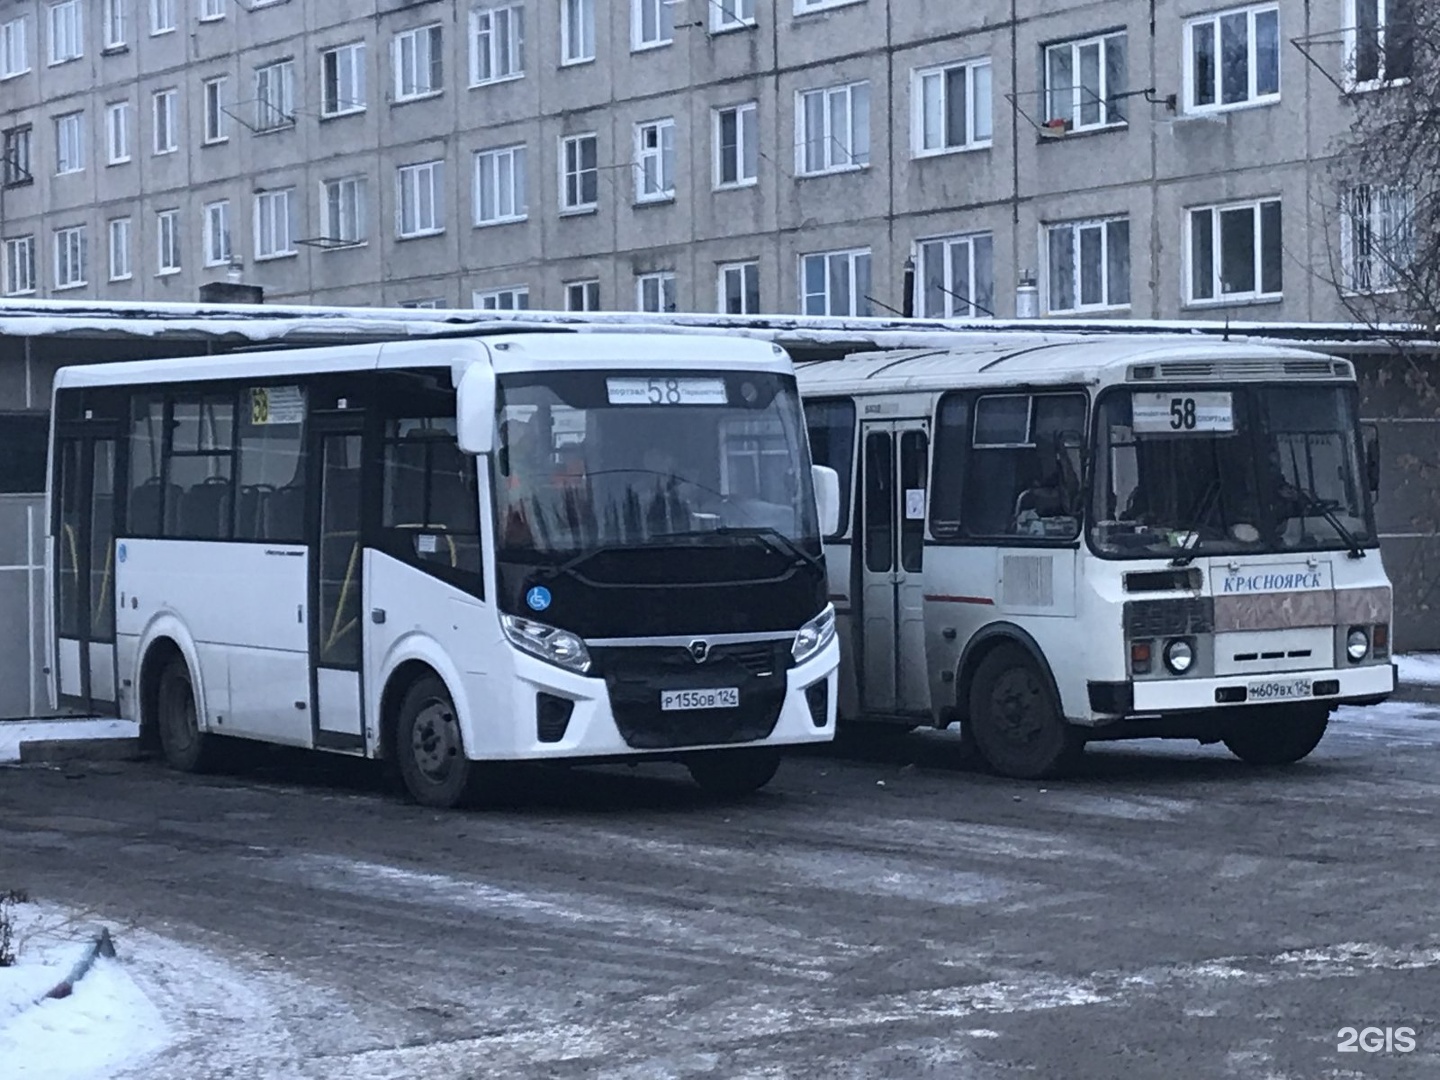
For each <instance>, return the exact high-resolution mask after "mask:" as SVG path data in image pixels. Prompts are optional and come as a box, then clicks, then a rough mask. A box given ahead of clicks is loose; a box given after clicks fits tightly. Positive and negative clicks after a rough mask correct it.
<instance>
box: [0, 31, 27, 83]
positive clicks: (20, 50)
mask: <svg viewBox="0 0 1440 1080" xmlns="http://www.w3.org/2000/svg"><path fill="white" fill-rule="evenodd" d="M29 70H30V25H29V19H27V18H26V17H25V16H24V15H19V16H17V17H15V18H13V19H9V20H7V21H6V22H4V23H0V81H3V80H5V79H14V78H17V77H18V76H21V75H24V74H25V73H26V72H28V71H29Z"/></svg>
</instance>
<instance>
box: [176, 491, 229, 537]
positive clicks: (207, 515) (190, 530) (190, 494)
mask: <svg viewBox="0 0 1440 1080" xmlns="http://www.w3.org/2000/svg"><path fill="white" fill-rule="evenodd" d="M230 498H231V484H230V478H229V477H227V476H209V477H206V478H205V479H204V480H203V481H201V482H200V483H198V484H196V485H195V486H194V487H192V488H191V489H190V490H189V491H186V492H184V493H183V494H182V495H181V497H180V499H179V506H178V507H177V509H176V514H175V516H176V518H177V519H178V520H177V522H176V524H177V525H178V526H179V528H178V530H177V532H178V534H179V535H180V536H189V537H198V538H200V539H202V540H215V539H221V538H225V537H227V536H228V534H229V532H230V528H229V525H230Z"/></svg>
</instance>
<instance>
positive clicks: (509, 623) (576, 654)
mask: <svg viewBox="0 0 1440 1080" xmlns="http://www.w3.org/2000/svg"><path fill="white" fill-rule="evenodd" d="M500 628H501V629H502V630H504V631H505V636H506V637H507V638H509V639H510V643H511V644H512V645H514V646H515V647H516V648H519V649H524V650H525V651H526V652H528V653H529V654H530V655H531V656H538V657H539V658H540V659H541V660H544V661H546V662H547V663H551V664H554V665H555V666H556V667H562V668H565V669H566V670H567V671H578V672H581V673H584V672H586V671H589V670H590V653H589V651H588V650H587V649H586V648H585V642H583V641H582V640H580V637H579V636H578V635H577V634H572V633H571V632H570V631H569V630H560V629H557V628H556V627H553V626H546V625H545V624H544V623H538V622H535V621H534V620H533V619H522V618H520V616H518V615H501V616H500Z"/></svg>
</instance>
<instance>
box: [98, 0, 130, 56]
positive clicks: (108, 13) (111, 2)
mask: <svg viewBox="0 0 1440 1080" xmlns="http://www.w3.org/2000/svg"><path fill="white" fill-rule="evenodd" d="M127 2H128V0H105V3H104V5H103V6H102V7H101V9H100V22H101V28H102V30H103V31H104V34H105V48H107V49H123V48H124V47H125V31H126V29H127V28H126V26H125V4H126V3H127Z"/></svg>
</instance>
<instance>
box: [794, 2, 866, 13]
mask: <svg viewBox="0 0 1440 1080" xmlns="http://www.w3.org/2000/svg"><path fill="white" fill-rule="evenodd" d="M863 2H864V0H795V14H796V15H808V14H810V12H812V11H829V10H830V9H831V8H839V7H849V6H850V5H852V4H859V3H863Z"/></svg>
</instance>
